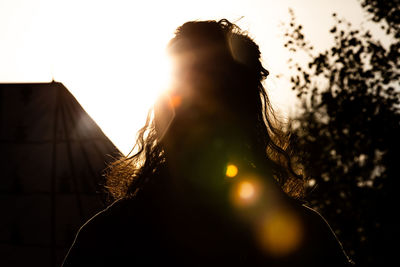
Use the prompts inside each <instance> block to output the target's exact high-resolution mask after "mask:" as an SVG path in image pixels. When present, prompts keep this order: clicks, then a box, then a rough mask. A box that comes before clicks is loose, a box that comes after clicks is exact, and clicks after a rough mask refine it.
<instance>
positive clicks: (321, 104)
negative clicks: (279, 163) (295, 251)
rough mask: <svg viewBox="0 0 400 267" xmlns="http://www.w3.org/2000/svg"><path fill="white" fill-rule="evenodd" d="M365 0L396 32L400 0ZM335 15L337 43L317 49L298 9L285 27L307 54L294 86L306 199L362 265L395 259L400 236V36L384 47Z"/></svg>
mask: <svg viewBox="0 0 400 267" xmlns="http://www.w3.org/2000/svg"><path fill="white" fill-rule="evenodd" d="M361 2H362V6H363V7H365V8H366V9H367V11H368V12H371V13H372V14H373V21H377V22H378V21H380V20H385V21H387V24H388V27H389V28H390V29H391V30H389V31H387V34H391V32H392V31H397V33H398V29H399V24H398V15H397V14H399V10H400V5H399V3H400V2H399V1H368V0H365V1H361ZM389 10H390V12H389ZM386 14H389V16H386ZM390 14H391V15H390ZM333 16H334V17H335V19H336V23H335V25H334V26H333V27H332V28H331V29H330V32H331V34H332V36H333V38H334V43H333V45H332V46H331V47H330V48H329V49H327V50H326V51H323V52H320V53H315V52H314V49H313V47H312V46H311V44H310V43H309V42H308V41H306V40H305V36H304V35H303V33H302V26H301V25H298V24H297V23H296V21H295V18H294V15H293V12H292V21H291V22H290V26H289V27H288V29H287V32H286V34H285V36H286V37H287V42H286V44H285V46H286V47H287V48H288V49H289V50H290V51H292V52H294V53H295V54H296V53H298V52H299V51H303V52H306V54H307V55H308V57H309V61H308V62H306V63H305V62H302V63H293V62H295V61H294V60H293V59H292V60H291V62H292V68H293V67H294V69H295V72H294V74H293V75H292V77H291V83H292V89H293V90H295V91H296V93H297V96H298V98H299V99H300V100H301V103H302V109H301V111H300V112H299V114H298V116H297V117H296V118H294V119H293V122H292V129H293V131H294V137H295V138H293V142H295V143H296V145H297V148H298V150H299V153H300V154H301V155H302V157H300V158H301V159H300V161H301V163H302V165H303V166H304V170H305V173H306V175H307V176H309V178H310V181H312V183H310V186H309V194H308V197H307V198H308V199H307V200H308V201H309V202H310V204H311V205H312V206H313V207H314V208H316V209H318V210H319V211H320V212H321V213H322V214H323V215H324V216H326V218H327V219H328V221H329V222H330V224H331V225H332V227H333V229H334V230H335V232H336V233H337V235H338V237H339V239H340V240H341V241H342V243H343V246H344V248H345V250H346V251H347V252H348V253H349V254H350V257H351V258H352V259H353V260H354V261H355V262H356V264H357V265H358V266H389V263H390V262H391V261H393V260H394V259H395V256H396V252H395V248H396V247H397V245H396V243H397V238H399V235H398V233H399V230H398V226H397V223H396V221H395V219H394V218H395V217H396V215H397V214H396V213H397V210H398V208H397V197H396V194H397V189H398V188H399V182H398V181H399V179H400V173H399V172H400V171H399V169H400V168H399V167H398V165H399V163H398V158H399V157H398V156H397V155H398V153H399V152H400V141H399V138H400V86H399V85H400V82H399V80H400V79H399V78H400V68H399V67H400V38H399V35H398V34H397V35H396V34H394V35H391V36H392V43H391V44H390V45H389V46H383V45H382V44H381V42H379V41H378V40H375V39H374V37H373V36H372V34H371V33H370V32H369V31H361V30H355V29H352V27H351V25H350V24H348V23H346V22H345V21H344V20H340V19H338V18H337V15H336V14H333ZM393 262H394V261H393Z"/></svg>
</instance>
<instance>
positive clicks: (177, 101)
mask: <svg viewBox="0 0 400 267" xmlns="http://www.w3.org/2000/svg"><path fill="white" fill-rule="evenodd" d="M181 104H182V97H181V96H180V95H174V96H171V98H170V105H171V107H172V108H177V107H179V106H180V105H181Z"/></svg>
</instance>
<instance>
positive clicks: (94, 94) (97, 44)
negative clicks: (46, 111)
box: [0, 0, 367, 154]
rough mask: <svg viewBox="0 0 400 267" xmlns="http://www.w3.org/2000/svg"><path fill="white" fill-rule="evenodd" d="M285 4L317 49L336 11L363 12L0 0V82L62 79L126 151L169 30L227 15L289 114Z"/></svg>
mask: <svg viewBox="0 0 400 267" xmlns="http://www.w3.org/2000/svg"><path fill="white" fill-rule="evenodd" d="M289 8H292V9H293V10H294V12H295V15H296V18H297V21H298V22H299V23H300V24H302V25H303V28H304V33H305V35H306V37H307V38H308V39H309V40H310V41H311V42H312V43H313V45H314V46H315V47H316V49H317V50H321V49H324V48H326V47H328V46H329V45H330V44H331V43H332V41H333V39H332V37H331V36H330V35H329V29H330V27H331V25H333V23H334V20H333V18H332V16H331V14H332V13H337V14H338V15H339V17H344V18H346V19H347V20H348V21H350V22H352V24H353V25H359V24H360V23H361V22H362V21H363V20H364V19H365V17H366V16H367V14H366V13H365V12H364V11H363V10H362V9H361V7H360V5H359V2H358V1H357V0H335V1H333V0H280V1H276V0H246V1H244V0H241V1H238V0H229V1H222V0H220V1H215V0H202V1H189V0H186V1H181V0H168V1H162V0H160V1H150V0H148V1H135V0H130V1H128V0H109V1H102V0H0V82H50V81H52V80H53V79H54V80H55V81H58V82H61V83H63V84H64V85H65V86H66V87H67V88H68V89H69V90H70V91H71V93H72V94H73V95H74V96H75V97H76V98H77V100H78V101H79V103H80V104H81V105H82V106H83V107H84V108H85V110H86V111H87V112H88V113H89V115H90V116H91V117H92V118H93V119H94V120H95V121H96V122H97V124H98V125H99V126H100V127H101V128H102V130H103V132H104V133H105V134H106V135H107V136H108V137H109V138H110V139H111V141H112V142H113V143H114V144H115V145H116V146H117V147H118V148H119V149H120V150H121V151H122V152H123V153H125V154H126V153H128V152H129V151H130V149H131V148H132V146H133V145H134V143H135V135H136V131H137V130H138V129H139V128H140V127H141V126H142V125H143V124H144V121H145V118H146V114H147V110H148V109H149V108H150V107H151V106H152V104H153V103H154V101H155V99H156V97H157V95H158V94H159V92H160V91H161V90H163V89H165V86H166V84H167V81H168V61H167V60H166V55H165V46H166V44H167V42H168V41H169V40H170V39H171V38H172V37H173V33H174V30H175V29H176V28H177V27H178V26H179V25H182V24H183V23H184V22H186V21H189V20H210V19H212V20H219V19H222V18H227V19H229V20H230V21H232V22H236V23H237V25H239V26H240V27H241V28H242V29H243V30H246V31H247V32H248V33H249V35H250V36H251V37H253V38H254V40H255V42H256V43H258V44H259V46H260V50H261V53H262V60H263V64H264V66H265V67H266V68H267V69H268V70H269V71H270V74H271V75H270V77H269V78H268V79H267V81H266V83H265V86H266V88H267V91H268V93H269V95H270V98H271V101H272V103H273V105H274V107H275V109H276V110H277V111H278V112H279V114H280V115H281V117H282V119H285V118H287V117H288V116H290V115H291V114H293V113H294V112H295V109H296V108H295V106H296V102H295V96H294V94H293V92H291V89H290V85H289V82H288V79H289V76H288V75H287V74H288V64H287V60H288V58H289V56H290V54H289V52H288V51H287V50H286V49H285V48H284V47H283V44H284V39H283V33H284V29H283V28H282V26H281V24H282V22H286V23H287V22H288V21H289V18H290V17H289V12H288V9H289ZM277 76H278V77H277Z"/></svg>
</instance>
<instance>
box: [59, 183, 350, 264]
mask: <svg viewBox="0 0 400 267" xmlns="http://www.w3.org/2000/svg"><path fill="white" fill-rule="evenodd" d="M204 197H206V196H204ZM290 203H292V204H291V205H292V209H293V210H295V212H296V214H297V215H298V217H299V218H300V221H301V225H302V230H301V231H302V233H301V234H302V240H301V243H299V245H298V247H297V248H296V249H295V250H293V251H291V252H290V253H288V254H285V255H284V256H282V255H280V256H276V255H272V254H271V253H268V252H266V251H265V250H263V249H261V248H260V246H259V244H258V243H257V242H256V240H257V237H255V236H254V234H253V232H254V231H252V227H253V226H249V225H248V224H246V223H244V221H243V220H241V219H240V218H239V217H238V216H237V214H235V213H234V212H231V211H230V210H229V209H228V208H227V209H225V210H221V208H216V207H212V206H210V205H212V204H210V203H207V204H205V203H203V202H201V201H198V200H196V198H194V197H192V196H189V195H188V196H186V198H183V199H182V198H180V197H177V196H176V195H175V194H174V193H172V192H171V190H169V189H168V188H165V186H148V187H145V188H144V189H143V190H142V191H139V193H138V194H137V195H136V196H135V197H134V198H132V199H123V200H118V201H116V202H114V203H113V204H111V205H110V206H109V207H107V208H106V209H105V210H103V211H101V212H99V213H98V214H96V215H95V216H94V217H93V218H91V219H90V220H89V221H88V222H86V223H85V224H84V225H83V226H82V227H81V229H80V230H79V232H78V234H77V236H76V238H75V241H74V243H73V245H72V247H71V248H70V250H69V252H68V255H67V256H66V258H65V260H64V263H63V266H64V267H69V266H97V267H98V266H161V265H163V266H167V265H168V266H216V265H220V266H297V267H299V266H307V267H312V266H324V267H326V266H348V265H351V264H350V261H349V259H348V258H347V256H346V254H345V253H344V251H343V249H342V246H341V244H340V242H339V241H338V240H337V238H336V236H335V234H334V233H333V232H332V230H331V228H330V227H329V225H328V223H327V222H326V221H325V220H324V219H323V217H322V216H321V215H320V214H318V213H317V212H316V211H314V210H312V209H310V208H308V207H306V206H304V205H302V204H300V203H298V202H296V201H292V200H291V202H290Z"/></svg>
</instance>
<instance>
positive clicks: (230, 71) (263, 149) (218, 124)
mask: <svg viewBox="0 0 400 267" xmlns="http://www.w3.org/2000/svg"><path fill="white" fill-rule="evenodd" d="M167 49H168V52H169V54H170V56H171V59H172V61H173V63H174V64H173V72H172V76H173V77H172V83H171V87H170V90H169V91H168V93H166V94H165V95H164V96H163V97H161V98H160V100H159V101H158V102H157V104H156V105H155V108H154V113H149V116H148V120H147V122H146V125H145V126H144V127H143V128H142V129H141V130H140V132H139V135H138V140H137V146H138V152H136V153H135V154H134V155H132V156H130V157H122V158H121V159H120V160H118V161H117V162H115V163H114V164H113V165H112V166H111V168H110V171H109V173H108V178H107V179H108V180H107V183H108V184H107V186H108V188H109V190H110V192H111V193H112V194H113V196H114V197H122V196H126V195H127V194H128V195H129V194H133V192H135V191H136V190H137V189H138V188H140V187H141V186H142V185H143V183H144V182H145V180H146V179H156V176H157V175H158V174H159V172H160V171H162V170H163V168H164V167H165V165H168V164H170V165H171V164H175V165H176V163H177V162H178V168H179V166H180V165H182V166H187V165H188V164H192V163H196V162H197V161H199V160H201V159H202V158H208V159H210V155H213V157H215V155H216V154H219V156H218V157H219V158H218V159H219V160H222V161H223V160H225V159H226V158H229V156H230V155H229V154H230V153H231V154H234V155H235V157H242V158H246V159H247V160H248V161H252V160H256V159H257V160H258V162H260V158H262V159H263V160H261V162H262V163H261V164H266V165H268V166H269V167H270V168H271V169H272V171H271V172H272V173H273V175H274V177H275V178H276V180H277V181H278V182H279V183H280V184H281V185H282V186H283V185H285V184H287V181H289V180H295V179H296V178H298V177H296V174H295V173H294V171H293V169H292V167H291V165H290V157H289V154H288V152H287V151H286V144H287V138H286V136H284V135H283V134H282V131H281V130H279V129H278V128H277V127H276V126H275V124H274V123H275V117H274V115H273V110H272V108H271V106H270V103H269V100H268V96H267V94H266V92H265V90H264V87H263V85H262V81H263V80H264V79H265V78H266V77H267V76H268V71H267V70H266V69H264V68H263V66H262V64H261V58H260V51H259V48H258V46H257V44H256V43H255V42H254V41H253V40H252V39H251V38H250V37H249V36H248V35H247V34H246V33H244V32H243V31H241V30H240V28H238V27H237V26H236V25H234V24H232V23H230V22H229V21H227V20H221V21H218V22H217V21H194V22H187V23H185V24H183V25H182V26H180V27H179V28H178V29H177V31H176V34H175V37H174V38H173V39H172V40H171V41H170V43H169V44H168V48H167ZM152 115H154V116H152ZM193 155H196V157H193ZM212 162H218V160H212V161H209V162H208V161H207V162H206V163H205V164H208V163H210V164H211V163H212ZM250 163H253V162H250ZM202 166H203V167H204V169H207V166H204V164H203V165H202ZM295 191H298V190H297V189H296V190H295Z"/></svg>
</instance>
